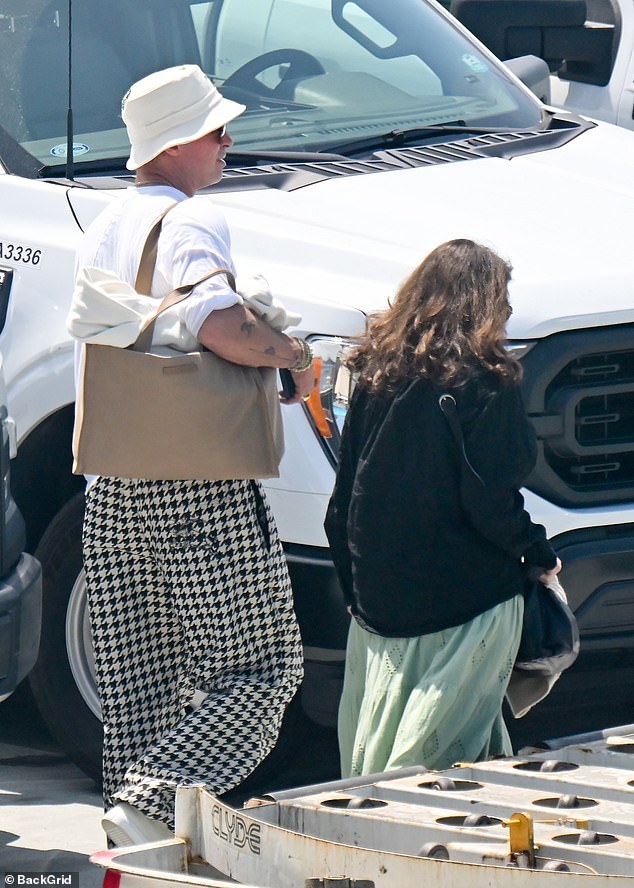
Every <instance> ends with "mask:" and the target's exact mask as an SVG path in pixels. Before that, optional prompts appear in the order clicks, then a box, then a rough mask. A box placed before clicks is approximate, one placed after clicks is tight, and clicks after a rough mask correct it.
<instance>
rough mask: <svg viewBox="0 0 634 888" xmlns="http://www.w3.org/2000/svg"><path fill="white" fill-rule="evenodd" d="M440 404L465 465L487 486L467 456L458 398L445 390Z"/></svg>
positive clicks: (439, 401) (439, 397)
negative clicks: (459, 415)
mask: <svg viewBox="0 0 634 888" xmlns="http://www.w3.org/2000/svg"><path fill="white" fill-rule="evenodd" d="M438 406H439V407H440V409H441V410H442V412H443V413H444V414H445V418H446V419H447V422H448V423H449V427H450V428H451V432H452V434H453V437H454V440H455V442H456V444H457V446H458V451H459V453H460V454H461V455H462V458H463V460H464V462H465V465H466V466H467V468H468V469H469V471H470V472H471V474H472V475H474V477H476V478H477V479H478V481H479V482H480V484H481V485H482V486H483V487H486V484H485V483H484V481H483V480H482V477H481V476H480V475H479V474H478V473H477V472H476V470H475V469H474V468H473V466H472V465H471V463H470V462H469V457H468V456H467V451H466V449H465V446H464V435H463V434H462V426H461V425H460V420H459V418H458V405H457V404H456V399H455V398H454V396H453V395H450V394H449V393H448V392H443V393H442V395H439V396H438Z"/></svg>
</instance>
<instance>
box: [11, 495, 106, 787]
mask: <svg viewBox="0 0 634 888" xmlns="http://www.w3.org/2000/svg"><path fill="white" fill-rule="evenodd" d="M83 517H84V496H83V493H82V494H77V495H76V496H74V497H73V498H72V499H71V500H69V501H68V502H67V503H66V505H65V506H63V508H62V509H60V511H59V512H58V513H57V515H56V516H55V518H54V519H53V521H52V522H51V523H50V525H49V526H48V528H47V529H46V531H45V533H44V535H43V536H42V539H41V541H40V544H39V546H38V548H37V551H36V553H35V555H36V557H37V558H38V559H39V560H40V562H41V564H42V574H43V593H44V594H43V605H42V606H43V612H42V627H43V628H42V640H41V643H40V653H39V657H38V660H37V663H36V664H35V666H34V668H33V670H32V671H31V673H30V675H29V679H28V681H29V686H30V689H31V693H32V695H33V698H34V700H35V703H36V706H37V708H38V710H39V712H40V714H41V716H42V719H43V720H44V722H45V724H46V726H47V728H48V729H49V731H50V732H51V734H52V736H53V737H54V738H55V740H57V742H58V743H59V745H60V746H61V747H62V749H63V750H64V752H65V753H66V754H67V755H68V757H69V758H70V759H71V760H72V761H73V762H74V763H75V764H76V765H77V766H78V767H80V768H81V769H82V771H84V773H86V774H87V775H88V776H89V777H92V778H93V780H95V781H96V782H97V783H100V782H101V751H102V736H103V732H102V727H101V719H100V710H99V698H98V695H97V688H96V685H95V678H94V668H93V653H92V643H91V639H90V630H89V626H88V614H87V609H86V595H85V583H84V572H83V567H82V552H81V530H82V522H83Z"/></svg>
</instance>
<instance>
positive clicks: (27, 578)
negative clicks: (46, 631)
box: [0, 552, 42, 701]
mask: <svg viewBox="0 0 634 888" xmlns="http://www.w3.org/2000/svg"><path fill="white" fill-rule="evenodd" d="M41 621H42V568H41V567H40V562H39V561H38V560H37V559H36V558H34V557H33V556H32V555H28V554H27V553H26V552H23V553H22V555H21V557H20V560H19V561H18V563H17V565H16V566H15V568H14V569H13V571H11V573H9V574H7V575H6V576H5V577H2V578H1V579H0V701H2V700H4V699H6V697H8V696H9V694H11V693H12V692H13V691H14V690H15V688H16V687H17V685H18V684H19V683H20V682H21V681H22V679H23V678H24V677H25V676H26V675H27V674H28V673H29V671H30V670H31V668H32V667H33V665H34V664H35V661H36V660H37V654H38V650H39V646H40V630H41Z"/></svg>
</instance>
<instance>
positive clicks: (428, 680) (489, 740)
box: [339, 595, 524, 777]
mask: <svg viewBox="0 0 634 888" xmlns="http://www.w3.org/2000/svg"><path fill="white" fill-rule="evenodd" d="M523 611H524V601H523V599H522V597H521V595H516V596H515V597H514V598H511V599H509V600H508V601H505V602H503V603H502V604H499V605H496V606H495V607H493V608H491V609H490V610H488V611H486V612H485V613H483V614H480V615H479V616H477V617H476V618H475V619H473V620H471V621H470V622H468V623H464V624H463V625H460V626H456V627H454V628H451V629H445V630H443V631H442V632H435V633H433V634H431V635H421V636H415V637H413V638H385V637H383V636H381V635H374V634H373V633H371V632H367V631H366V630H365V629H362V628H361V627H360V626H359V624H358V623H357V622H356V621H355V620H352V621H351V624H350V631H349V635H348V646H347V651H346V670H345V679H344V686H343V693H342V697H341V703H340V706H339V748H340V754H341V776H342V777H351V776H356V775H360V774H372V773H376V772H381V771H387V770H391V769H393V768H404V767H407V766H408V765H424V766H425V767H427V768H432V769H442V768H448V767H450V766H451V765H453V764H455V763H456V762H470V761H471V762H474V761H481V760H482V759H485V758H487V757H489V756H493V755H509V754H511V753H512V747H511V741H510V738H509V735H508V731H507V729H506V725H505V724H504V720H503V718H502V711H501V709H502V701H503V700H504V694H505V692H506V687H507V685H508V681H509V678H510V675H511V670H512V668H513V663H514V661H515V655H516V653H517V648H518V646H519V640H520V634H521V630H522V616H523Z"/></svg>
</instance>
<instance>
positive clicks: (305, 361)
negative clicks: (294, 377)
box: [289, 337, 313, 373]
mask: <svg viewBox="0 0 634 888" xmlns="http://www.w3.org/2000/svg"><path fill="white" fill-rule="evenodd" d="M295 342H298V343H299V346H300V349H301V352H302V353H301V355H300V356H299V358H298V359H297V361H296V362H295V364H294V365H293V366H292V367H290V368H289V369H290V370H292V371H293V373H301V372H302V370H308V368H309V367H310V365H311V364H312V363H313V350H312V348H311V347H310V345H309V344H308V343H307V342H306V340H305V339H299V338H297V337H296V338H295Z"/></svg>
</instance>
